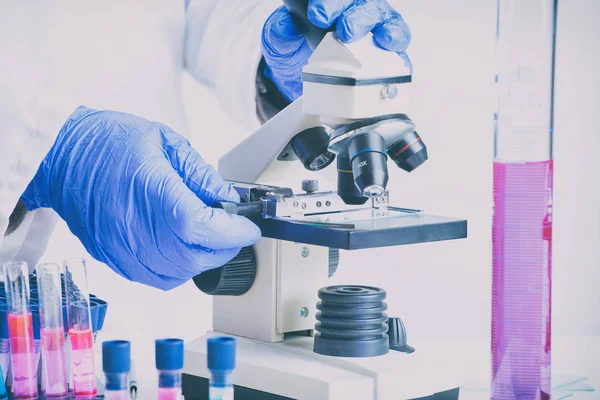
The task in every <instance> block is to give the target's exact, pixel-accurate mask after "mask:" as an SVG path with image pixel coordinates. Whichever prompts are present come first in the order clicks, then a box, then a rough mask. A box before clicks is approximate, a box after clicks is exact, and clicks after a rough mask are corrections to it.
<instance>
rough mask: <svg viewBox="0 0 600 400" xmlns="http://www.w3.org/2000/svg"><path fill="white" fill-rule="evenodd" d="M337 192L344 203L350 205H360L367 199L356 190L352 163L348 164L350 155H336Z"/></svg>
mask: <svg viewBox="0 0 600 400" xmlns="http://www.w3.org/2000/svg"><path fill="white" fill-rule="evenodd" d="M337 170H338V179H337V193H338V196H340V197H341V198H342V200H343V201H344V203H346V204H352V205H362V204H365V203H366V202H367V200H369V198H368V197H365V196H363V194H362V192H361V191H360V190H358V188H357V187H356V184H355V183H354V175H353V174H352V165H351V164H350V157H348V156H347V155H345V156H341V155H338V157H337Z"/></svg>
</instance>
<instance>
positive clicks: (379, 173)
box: [348, 132, 388, 198]
mask: <svg viewBox="0 0 600 400" xmlns="http://www.w3.org/2000/svg"><path fill="white" fill-rule="evenodd" d="M348 154H349V155H350V160H351V164H352V174H353V175H354V183H355V184H356V186H357V187H358V189H359V190H360V192H361V193H362V194H363V196H366V197H369V198H373V197H378V196H381V195H382V194H383V192H384V191H385V188H386V186H387V182H388V170H387V155H386V154H385V140H384V139H383V137H382V136H381V135H379V134H377V133H375V132H369V133H359V134H357V135H355V136H354V137H352V139H350V142H349V143H348Z"/></svg>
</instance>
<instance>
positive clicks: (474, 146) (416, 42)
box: [45, 0, 600, 367]
mask: <svg viewBox="0 0 600 400" xmlns="http://www.w3.org/2000/svg"><path fill="white" fill-rule="evenodd" d="M393 3H394V4H395V6H396V8H397V9H398V10H400V11H401V12H402V13H403V15H404V17H405V19H406V21H407V22H408V24H409V25H410V27H411V29H412V33H413V41H412V44H411V46H410V48H409V55H410V57H411V59H412V60H413V64H414V80H413V83H412V93H413V97H412V105H411V112H410V116H411V117H412V118H413V120H414V121H415V122H416V123H417V124H418V126H419V132H420V134H421V136H422V137H423V139H424V140H425V142H426V143H427V145H428V148H429V155H430V160H429V161H428V162H427V163H426V164H425V165H424V166H423V167H421V168H420V169H419V170H417V171H415V172H413V173H412V174H410V175H409V174H406V173H402V172H401V171H399V170H398V171H396V170H394V171H393V175H392V183H391V191H392V196H393V197H392V200H393V202H394V203H396V204H398V205H402V206H405V207H419V208H424V209H425V210H427V211H428V212H432V213H439V214H442V215H448V216H456V217H464V218H466V219H468V221H469V238H468V239H466V240H462V241H455V242H447V243H436V244H424V245H415V246H407V247H399V248H386V249H378V250H366V251H361V252H357V253H352V254H351V256H350V254H348V253H343V254H342V262H341V265H340V268H339V269H338V274H337V275H336V276H335V278H334V281H335V283H351V284H365V285H375V286H379V287H383V288H385V289H386V290H387V291H388V303H389V306H390V311H391V313H393V314H399V315H401V316H403V317H404V319H405V322H406V324H407V329H408V335H409V339H410V337H419V338H424V337H432V338H439V337H457V338H488V337H489V332H490V315H491V312H490V310H491V217H492V180H491V178H492V117H493V109H494V94H493V84H492V82H493V52H494V41H495V23H496V20H495V18H496V15H495V14H496V1H495V0H463V1H444V0H403V1H393ZM598 15H600V2H599V1H597V0H568V1H563V2H561V4H560V11H559V27H558V29H559V33H558V49H557V51H558V53H557V56H558V60H557V76H556V79H557V83H556V103H555V111H556V119H555V122H556V123H555V128H556V133H555V162H556V166H555V193H554V194H555V214H554V215H555V225H554V260H553V261H554V262H553V268H554V271H553V280H554V281H553V309H552V312H553V325H552V329H553V333H554V334H555V335H600V318H599V317H600V295H599V294H598V293H599V292H598V285H599V284H600V268H599V266H600V261H599V260H600V250H599V249H600V179H599V178H598V172H599V171H600V157H598V156H597V152H598V150H599V149H600V139H599V138H598V133H599V128H598V118H597V116H598V110H599V109H600V94H599V93H600V78H599V72H598V71H600V52H599V51H598V49H599V48H600V43H599V39H598V38H600V24H598ZM184 93H185V104H186V109H187V113H188V118H189V126H190V132H192V137H191V140H192V142H193V143H194V145H195V147H196V148H197V149H198V151H199V152H200V153H201V154H203V155H204V157H205V158H206V159H207V160H208V161H209V162H211V163H213V164H216V162H217V160H218V158H219V156H220V155H221V154H223V153H224V152H225V151H226V150H227V149H228V148H230V147H231V146H233V145H235V143H236V141H238V140H240V139H241V138H243V137H245V136H246V135H247V134H248V132H247V131H246V130H245V129H244V127H240V126H237V125H234V124H232V123H230V122H229V121H228V120H227V117H226V116H225V114H224V113H223V112H222V111H221V110H220V109H219V108H218V105H217V104H216V100H215V99H214V98H212V97H211V94H210V93H209V92H208V91H207V90H205V89H204V88H203V87H201V86H200V85H198V84H197V83H196V82H194V81H193V80H192V79H191V78H190V77H189V76H186V78H185V85H184ZM307 177H308V175H307ZM78 255H85V252H84V250H83V249H82V248H81V246H80V245H79V243H78V242H77V240H76V239H75V238H73V237H72V236H71V235H70V234H69V232H68V230H67V229H66V228H65V227H64V225H61V226H60V227H59V229H58V230H57V234H56V235H55V236H54V237H53V239H52V242H51V244H50V248H49V251H48V253H47V255H46V257H45V258H47V259H55V260H60V259H62V258H66V257H74V256H78ZM87 259H88V262H89V276H90V286H91V288H92V291H93V292H95V293H97V294H98V295H99V296H100V297H103V298H106V299H107V300H108V301H109V303H110V306H109V312H108V320H107V325H106V333H105V336H104V337H103V338H109V337H111V336H113V334H111V332H123V331H137V332H141V334H142V335H143V336H144V338H143V339H144V340H152V339H154V338H157V337H164V336H179V337H183V338H185V339H191V338H194V337H196V336H200V335H202V334H204V332H205V331H206V330H208V329H210V326H211V307H210V304H211V299H210V298H209V297H208V296H205V295H203V294H201V293H200V292H199V291H197V290H196V288H195V286H194V285H193V284H192V283H191V282H190V283H189V284H187V285H184V286H183V287H181V288H178V289H176V290H174V291H172V292H169V293H162V292H160V291H157V290H154V289H151V288H146V287H142V286H141V285H137V284H133V283H130V282H128V281H125V280H124V279H115V274H114V273H113V272H112V271H110V270H109V269H108V268H107V267H106V266H104V265H101V264H99V263H97V262H95V261H93V260H92V259H91V258H90V257H89V256H88V257H87ZM316 289H317V288H315V290H316ZM140 303H142V304H144V307H140ZM115 334H116V333H115ZM139 339H140V340H142V337H139ZM409 341H410V340H409ZM138 347H139V346H138ZM149 350H150V349H149V348H148V352H149ZM145 367H148V366H147V365H145Z"/></svg>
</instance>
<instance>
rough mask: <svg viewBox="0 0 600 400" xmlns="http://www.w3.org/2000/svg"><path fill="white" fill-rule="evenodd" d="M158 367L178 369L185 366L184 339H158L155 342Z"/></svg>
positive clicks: (170, 369) (171, 369)
mask: <svg viewBox="0 0 600 400" xmlns="http://www.w3.org/2000/svg"><path fill="white" fill-rule="evenodd" d="M154 347H155V352H156V369H158V370H161V371H176V370H180V369H182V368H183V340H181V339H158V340H156V341H155V342H154Z"/></svg>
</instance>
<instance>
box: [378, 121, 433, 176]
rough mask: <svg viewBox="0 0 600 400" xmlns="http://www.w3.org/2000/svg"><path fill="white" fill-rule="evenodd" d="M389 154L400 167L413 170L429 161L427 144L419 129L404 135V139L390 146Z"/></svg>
mask: <svg viewBox="0 0 600 400" xmlns="http://www.w3.org/2000/svg"><path fill="white" fill-rule="evenodd" d="M387 153H388V155H389V156H390V158H391V159H392V160H394V162H395V163H396V165H397V166H398V167H400V168H401V169H403V170H405V171H406V172H411V171H412V170H414V169H415V168H418V167H420V166H421V165H422V164H423V163H424V162H425V161H427V158H428V155H427V146H425V143H423V140H422V139H421V136H419V134H418V133H417V131H413V132H411V133H409V134H407V135H404V136H403V137H402V139H400V140H398V141H397V142H396V143H394V144H393V145H391V146H390V148H389V149H388V151H387Z"/></svg>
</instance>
